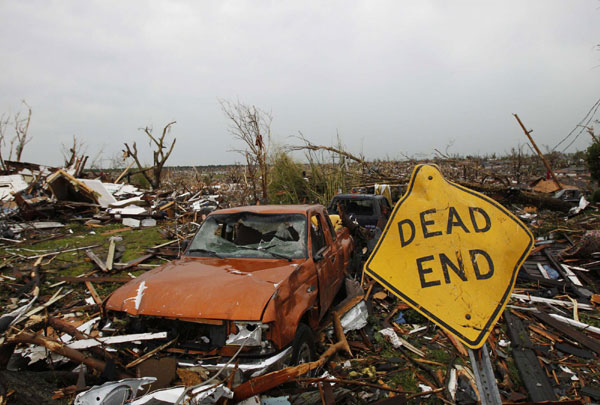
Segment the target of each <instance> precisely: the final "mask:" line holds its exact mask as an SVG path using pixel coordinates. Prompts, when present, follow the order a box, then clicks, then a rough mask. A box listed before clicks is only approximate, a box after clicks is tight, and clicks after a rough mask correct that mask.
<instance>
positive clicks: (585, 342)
mask: <svg viewBox="0 0 600 405" xmlns="http://www.w3.org/2000/svg"><path fill="white" fill-rule="evenodd" d="M532 315H533V316H535V317H536V318H537V319H539V320H540V321H542V322H543V323H544V324H546V325H548V326H551V327H552V328H554V329H556V330H557V331H559V332H560V333H562V334H564V335H566V336H569V337H571V338H572V339H573V340H575V341H576V342H577V343H579V344H581V345H582V346H585V347H587V348H588V349H590V350H593V351H595V352H596V353H598V354H600V341H598V340H596V339H593V338H591V337H589V336H588V335H586V334H585V333H583V332H580V331H579V330H577V329H575V328H573V327H571V326H569V325H568V324H566V323H563V322H560V321H558V320H556V319H554V318H553V317H551V316H550V315H548V314H547V313H545V312H532Z"/></svg>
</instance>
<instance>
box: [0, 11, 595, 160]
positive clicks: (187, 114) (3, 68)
mask: <svg viewBox="0 0 600 405" xmlns="http://www.w3.org/2000/svg"><path fill="white" fill-rule="evenodd" d="M598 6H599V3H598V2H597V1H595V0H577V1H569V2H566V1H558V0H555V1H542V0H538V1H528V2H520V1H505V2H495V3H490V2H478V1H459V2H444V1H421V2H407V1H402V2H397V1H389V2H385V1H381V2H379V1H377V2H375V1H364V2H347V1H339V2H319V1H315V2H278V1H273V2H268V1H262V2H258V1H249V2H243V1H215V2H208V1H205V2H191V1H190V2H177V1H175V2H174V1H164V2H142V1H129V2H116V1H115V2H107V1H98V2H77V1H70V2H64V1H60V2H59V1H56V2H51V1H49V2H46V1H39V2H36V1H22V2H2V3H0V16H2V24H0V45H1V49H2V50H3V56H4V63H2V64H1V65H0V73H1V74H0V88H1V89H2V91H1V92H0V112H11V111H12V112H14V111H16V110H18V108H19V102H20V100H21V99H26V100H27V102H28V103H29V104H30V105H31V106H32V107H33V119H32V125H31V131H30V133H31V135H32V136H33V140H32V142H31V143H30V144H29V145H28V146H27V148H26V150H25V153H24V159H25V160H29V161H35V162H40V163H47V164H58V163H60V148H59V145H60V143H66V144H68V143H69V142H70V140H71V137H72V136H73V135H76V136H78V137H79V138H80V139H82V140H84V141H85V142H86V144H87V145H88V152H89V153H90V154H92V155H93V154H94V153H96V152H97V151H98V150H100V149H101V148H103V151H104V155H105V156H106V157H110V156H112V155H114V154H115V153H117V152H118V151H119V150H120V149H121V147H122V143H123V142H124V141H126V140H127V141H132V140H137V141H138V144H140V145H141V144H146V141H145V139H144V136H143V134H142V133H141V132H140V131H138V130H137V128H139V127H142V126H145V125H153V126H154V127H155V128H157V129H159V128H160V127H161V126H162V125H164V124H166V123H167V122H168V121H170V120H173V119H175V120H177V122H178V123H177V125H175V127H174V128H173V135H174V136H176V137H177V139H178V140H177V146H176V148H175V151H174V152H173V155H172V158H171V160H170V161H169V163H170V164H199V165H202V164H217V163H231V162H234V161H236V160H239V157H238V156H237V155H235V154H234V153H231V152H228V151H229V150H230V149H232V148H234V147H235V146H236V145H235V142H234V140H233V139H232V138H231V137H230V136H229V135H228V134H227V123H226V122H225V119H224V117H223V114H222V113H221V111H220V107H219V104H218V101H217V100H218V99H219V98H225V99H236V98H239V99H240V100H241V101H244V102H247V103H251V104H256V105H257V106H259V107H261V108H263V109H265V110H268V111H270V112H271V113H272V114H273V117H274V120H273V126H272V128H273V133H274V138H275V139H276V140H277V142H279V143H286V142H290V139H289V138H288V137H289V136H290V135H295V134H297V132H298V131H302V132H303V133H304V134H305V135H306V136H307V137H308V138H310V139H311V140H313V141H314V142H317V143H325V144H329V143H332V142H334V141H335V135H336V131H339V133H340V134H341V136H342V139H343V142H344V143H345V144H346V146H347V147H348V148H349V149H350V150H351V151H353V152H355V153H358V152H363V153H364V154H365V155H366V156H367V157H368V158H385V157H390V158H400V157H402V155H403V154H406V155H413V154H419V153H421V154H426V155H430V154H431V153H432V152H433V149H434V148H438V149H442V150H443V149H445V147H446V146H447V145H450V144H451V143H452V142H453V143H452V146H451V147H450V149H449V151H450V152H451V153H461V154H471V153H479V154H486V153H493V152H496V153H504V152H506V151H509V150H510V149H511V148H512V147H516V146H518V145H519V144H524V143H525V138H524V136H523V134H522V132H521V130H520V128H519V127H518V126H517V124H516V122H515V121H514V118H513V117H512V116H511V113H513V112H516V113H519V115H520V116H521V118H522V119H523V120H524V122H525V123H526V125H527V126H528V127H531V128H534V129H535V131H534V133H533V135H534V137H535V139H536V141H537V142H538V143H539V144H540V145H548V146H554V145H555V144H556V143H558V142H559V141H560V140H561V139H562V138H563V137H564V136H565V135H566V134H567V133H569V131H570V130H571V129H572V128H573V126H574V125H575V124H576V123H577V122H578V121H579V120H580V119H581V118H582V117H583V115H585V113H586V112H587V110H588V109H589V108H590V107H591V105H592V104H593V103H594V102H595V101H596V100H597V99H598V97H599V95H598V78H599V75H600V68H596V69H595V68H594V67H595V66H597V65H599V64H600V52H598V51H597V50H595V49H594V45H595V44H597V43H598V38H600V35H599V32H598V31H599V30H598V26H600V25H599V24H598V23H597V20H598V13H600V9H599V8H598ZM587 138H589V136H587V135H585V136H581V137H580V139H579V140H578V141H577V142H576V143H575V144H574V145H573V147H571V149H570V150H571V151H572V150H575V149H582V148H584V147H586V146H587V145H588V143H589V139H587Z"/></svg>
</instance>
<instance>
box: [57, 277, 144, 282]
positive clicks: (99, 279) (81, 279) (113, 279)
mask: <svg viewBox="0 0 600 405" xmlns="http://www.w3.org/2000/svg"><path fill="white" fill-rule="evenodd" d="M56 279H57V280H58V281H66V282H68V283H85V282H86V281H92V282H94V283H127V282H129V281H131V280H134V279H133V278H131V277H110V276H104V277H74V276H59V277H57V278H56Z"/></svg>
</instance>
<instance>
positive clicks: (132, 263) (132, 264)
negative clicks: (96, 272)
mask: <svg viewBox="0 0 600 405" xmlns="http://www.w3.org/2000/svg"><path fill="white" fill-rule="evenodd" d="M153 256H154V253H149V254H147V255H143V256H140V257H138V258H136V259H133V260H130V261H128V262H127V263H115V264H114V268H115V269H117V270H126V269H130V268H132V267H135V266H137V265H139V264H140V263H142V262H144V261H146V260H148V259H150V258H151V257H153Z"/></svg>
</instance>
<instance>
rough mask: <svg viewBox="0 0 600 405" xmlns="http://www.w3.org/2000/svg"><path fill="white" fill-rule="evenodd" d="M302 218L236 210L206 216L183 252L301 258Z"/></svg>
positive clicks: (303, 253) (303, 254) (304, 252)
mask: <svg viewBox="0 0 600 405" xmlns="http://www.w3.org/2000/svg"><path fill="white" fill-rule="evenodd" d="M306 228H307V225H306V217H305V216H304V215H302V214H255V213H251V212H240V213H235V214H220V215H219V214H217V215H211V216H209V217H208V218H207V219H206V221H205V222H204V224H202V227H201V228H200V230H199V231H198V233H197V234H196V236H195V237H194V239H193V240H192V243H191V244H190V247H189V249H188V250H187V253H186V255H188V256H211V257H240V258H242V257H243V258H261V259H263V258H271V259H272V258H285V259H287V258H289V259H304V258H306V257H307V249H306V239H307V238H306Z"/></svg>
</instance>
